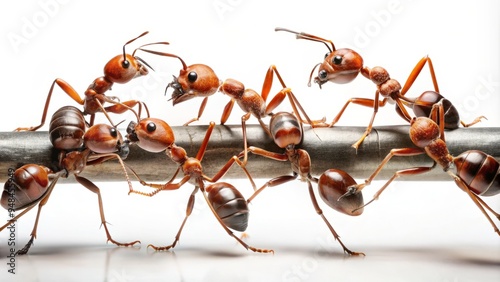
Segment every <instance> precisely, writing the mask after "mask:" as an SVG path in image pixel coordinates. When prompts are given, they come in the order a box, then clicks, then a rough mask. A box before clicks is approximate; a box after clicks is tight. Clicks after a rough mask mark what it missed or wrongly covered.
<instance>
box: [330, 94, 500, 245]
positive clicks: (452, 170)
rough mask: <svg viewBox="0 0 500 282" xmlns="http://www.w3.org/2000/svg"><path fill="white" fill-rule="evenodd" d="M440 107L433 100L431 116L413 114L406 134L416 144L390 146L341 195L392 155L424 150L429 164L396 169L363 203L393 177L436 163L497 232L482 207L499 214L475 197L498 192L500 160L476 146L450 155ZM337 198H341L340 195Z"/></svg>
mask: <svg viewBox="0 0 500 282" xmlns="http://www.w3.org/2000/svg"><path fill="white" fill-rule="evenodd" d="M444 111H445V110H444V109H443V104H442V103H436V104H434V106H433V108H432V111H431V115H430V117H431V118H427V117H416V118H413V119H412V120H411V122H410V124H411V126H410V130H409V135H410V139H411V141H412V142H413V144H415V146H417V148H400V149H392V150H391V151H390V153H389V154H387V156H386V157H385V158H384V160H383V161H382V162H381V163H380V165H379V166H378V167H377V169H376V170H375V171H374V172H373V174H372V175H371V176H370V177H369V178H368V179H366V180H365V183H363V184H357V185H352V186H351V187H349V189H348V190H349V191H348V192H347V193H346V194H345V196H352V195H355V194H357V193H360V192H361V190H362V189H363V188H364V187H366V186H368V185H370V183H371V182H372V180H373V179H374V178H375V177H376V176H377V174H378V173H379V172H380V171H381V170H382V168H383V167H384V166H385V165H386V164H387V163H388V162H389V160H390V159H391V158H392V157H393V156H415V155H420V154H427V155H428V156H429V157H430V158H432V160H433V161H434V164H433V165H432V166H430V167H413V168H408V169H402V170H398V171H396V172H395V173H394V175H393V176H392V177H391V178H390V179H389V180H388V181H387V182H386V183H385V184H384V185H383V186H382V188H380V189H379V190H378V191H377V192H376V193H375V195H374V197H373V199H372V200H371V201H369V202H368V203H366V204H365V205H364V206H366V205H368V204H370V203H372V202H373V201H374V200H376V199H378V197H379V196H380V194H382V192H383V191H384V190H385V188H387V186H389V184H391V182H392V181H394V179H396V178H397V177H399V176H404V175H416V174H422V173H425V172H428V171H430V170H432V169H434V168H435V167H436V164H438V165H439V166H441V167H442V168H443V170H444V171H445V172H446V173H448V174H449V175H450V176H451V177H452V178H453V180H454V181H455V183H456V184H457V186H458V187H460V189H462V190H463V191H464V192H466V193H467V195H468V196H469V197H470V198H471V200H472V201H473V202H474V203H475V204H476V205H477V207H478V208H479V209H480V210H481V212H482V213H483V214H484V215H485V216H486V218H487V219H488V221H489V222H490V223H491V225H492V226H493V229H494V231H495V232H496V233H498V234H499V235H500V231H499V229H498V227H497V226H496V225H495V223H494V222H493V221H492V219H491V218H490V216H489V215H488V214H487V212H486V210H488V211H490V212H491V213H492V214H493V215H494V216H495V217H496V218H498V219H500V214H498V213H497V212H495V211H494V210H493V209H491V208H490V207H489V206H488V205H487V204H486V203H485V202H484V201H483V200H482V199H481V198H480V197H479V196H486V197H487V196H495V195H498V194H499V193H500V176H499V175H500V173H499V172H500V170H499V168H500V164H499V163H498V161H497V160H496V159H495V158H494V157H492V156H490V155H488V154H486V153H484V152H482V151H478V150H469V151H466V152H464V153H462V154H460V155H459V156H457V157H454V156H452V155H451V154H450V153H449V151H448V148H447V146H446V142H445V136H444V123H445V118H444ZM339 201H342V197H341V199H339ZM364 206H363V207H364ZM485 209H486V210H485ZM354 211H355V210H354Z"/></svg>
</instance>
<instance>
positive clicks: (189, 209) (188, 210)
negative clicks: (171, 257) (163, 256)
mask: <svg viewBox="0 0 500 282" xmlns="http://www.w3.org/2000/svg"><path fill="white" fill-rule="evenodd" d="M198 189H199V188H198V186H196V187H195V188H194V190H193V192H191V196H189V200H188V204H187V207H186V216H185V217H184V220H183V221H182V224H181V227H180V228H179V231H177V235H175V239H174V242H173V243H172V244H170V245H168V246H163V247H157V246H155V245H152V244H149V245H148V248H149V247H151V248H153V249H154V250H155V251H167V250H169V249H171V248H174V247H175V245H177V242H179V238H180V237H181V233H182V229H183V228H184V224H186V221H187V219H188V217H189V216H190V215H191V213H192V212H193V207H194V200H195V194H196V193H197V192H198ZM209 205H210V204H209Z"/></svg>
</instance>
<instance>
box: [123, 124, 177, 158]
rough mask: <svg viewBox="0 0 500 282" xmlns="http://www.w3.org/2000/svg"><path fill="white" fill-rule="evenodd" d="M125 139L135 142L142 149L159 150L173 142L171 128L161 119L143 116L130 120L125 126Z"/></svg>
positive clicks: (154, 151) (155, 151)
mask: <svg viewBox="0 0 500 282" xmlns="http://www.w3.org/2000/svg"><path fill="white" fill-rule="evenodd" d="M127 140H128V141H129V142H131V143H137V145H138V146H139V147H141V148H142V149H143V150H146V151H148V152H152V153H158V152H161V151H163V150H165V149H167V148H169V147H171V146H172V145H173V144H174V141H175V136H174V132H173V131H172V128H171V127H170V126H169V125H168V124H167V123H166V122H165V121H163V120H161V119H157V118H145V119H142V120H140V121H139V122H134V121H131V122H130V124H129V126H128V127H127Z"/></svg>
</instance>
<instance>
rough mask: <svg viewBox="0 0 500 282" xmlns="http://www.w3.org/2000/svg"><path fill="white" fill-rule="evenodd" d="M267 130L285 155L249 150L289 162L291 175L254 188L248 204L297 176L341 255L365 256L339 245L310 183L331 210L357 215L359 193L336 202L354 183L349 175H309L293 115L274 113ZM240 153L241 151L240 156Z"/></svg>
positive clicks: (330, 172) (360, 200) (306, 155)
mask: <svg viewBox="0 0 500 282" xmlns="http://www.w3.org/2000/svg"><path fill="white" fill-rule="evenodd" d="M269 129H270V130H271V133H272V135H273V139H274V143H276V145H278V146H279V147H280V148H283V149H285V152H284V153H282V154H281V153H274V152H270V151H266V150H264V149H261V148H257V147H252V146H251V147H249V148H248V150H249V151H250V152H252V153H253V154H256V155H260V156H263V157H266V158H270V159H273V160H277V161H283V162H290V164H291V166H292V175H282V176H278V177H275V178H273V179H271V180H269V181H267V182H266V183H265V184H264V185H263V186H262V187H261V188H259V189H257V190H256V191H255V192H254V194H253V195H252V196H251V197H250V198H248V201H247V202H248V203H249V202H250V201H252V200H253V199H254V198H255V197H256V196H257V195H258V194H259V193H260V192H261V191H262V190H264V189H265V188H266V187H273V186H277V185H281V184H284V183H287V182H289V181H292V180H294V179H297V177H299V178H300V180H301V181H305V182H306V183H307V186H308V190H309V196H310V197H311V201H312V204H313V206H314V209H315V210H316V213H318V215H320V216H321V218H322V219H323V221H324V222H325V224H326V225H327V226H328V228H329V229H330V231H331V232H332V234H333V236H334V237H335V239H336V240H337V241H338V242H339V243H340V245H341V246H342V248H343V250H344V252H346V253H348V254H349V255H364V254H363V253H359V252H353V251H351V250H349V249H348V248H347V247H346V246H345V245H344V243H342V241H341V240H340V237H339V235H338V234H337V232H336V231H335V230H334V229H333V227H332V225H331V224H330V222H329V221H328V220H327V219H326V217H325V216H324V215H323V211H322V210H321V208H320V207H319V205H318V202H317V200H316V196H315V195H314V191H313V187H312V184H311V182H315V183H318V190H319V192H320V195H321V198H322V199H323V200H324V201H325V203H327V204H328V205H329V206H330V207H332V208H333V209H335V210H337V211H339V212H342V213H345V214H348V215H359V214H361V213H362V209H358V210H357V212H356V213H351V211H352V210H353V209H354V208H358V207H360V206H362V205H363V197H362V195H361V194H354V195H352V196H349V197H348V198H346V199H344V201H341V202H340V201H338V199H339V197H341V196H342V195H344V194H345V193H346V192H347V191H348V190H347V187H349V186H351V185H354V184H356V182H355V181H354V179H353V178H352V177H351V176H350V175H349V174H347V173H345V172H343V171H340V170H334V169H331V170H327V171H325V172H324V173H323V174H322V175H321V176H320V178H319V179H318V178H315V177H313V176H312V175H311V173H310V171H311V158H310V157H309V153H308V152H307V151H306V150H303V149H297V148H296V147H295V146H296V145H298V144H300V143H301V142H302V124H301V123H300V122H299V121H298V119H297V117H296V116H295V115H293V114H290V113H286V112H279V113H276V114H275V115H273V116H272V117H271V121H270V125H269ZM242 154H243V152H242V153H241V154H240V156H241V155H242Z"/></svg>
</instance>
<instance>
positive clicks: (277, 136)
mask: <svg viewBox="0 0 500 282" xmlns="http://www.w3.org/2000/svg"><path fill="white" fill-rule="evenodd" d="M269 129H270V131H271V134H272V136H273V138H274V143H276V145H278V146H279V147H280V148H290V146H291V147H294V146H295V145H298V144H300V142H302V124H301V123H300V122H299V121H298V119H297V118H296V117H295V115H293V114H291V113H287V112H279V113H276V114H275V115H273V116H272V117H271V121H270V124H269Z"/></svg>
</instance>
